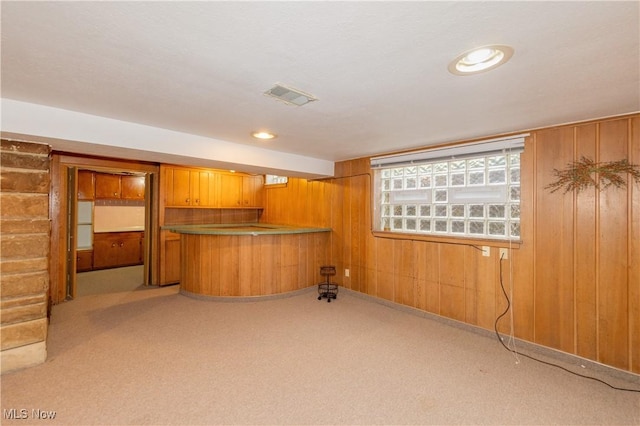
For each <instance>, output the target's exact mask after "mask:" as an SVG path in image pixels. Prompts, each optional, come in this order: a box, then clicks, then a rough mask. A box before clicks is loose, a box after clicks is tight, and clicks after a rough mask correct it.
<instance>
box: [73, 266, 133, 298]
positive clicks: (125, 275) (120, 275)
mask: <svg viewBox="0 0 640 426" xmlns="http://www.w3.org/2000/svg"><path fill="white" fill-rule="evenodd" d="M143 274H144V265H136V266H125V267H123V268H113V269H101V270H97V271H88V272H79V273H77V274H76V297H82V296H87V295H89V294H105V293H120V292H123V291H133V290H137V289H141V288H144V276H143Z"/></svg>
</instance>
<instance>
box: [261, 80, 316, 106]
mask: <svg viewBox="0 0 640 426" xmlns="http://www.w3.org/2000/svg"><path fill="white" fill-rule="evenodd" d="M264 94H265V95H268V96H271V97H273V98H276V99H278V100H279V101H282V102H284V103H286V104H288V105H296V106H302V105H304V104H308V103H309V102H313V101H317V100H318V99H316V98H314V97H313V96H311V95H309V94H308V93H304V92H301V91H299V90H296V89H292V88H290V87H285V86H281V85H279V84H276V85H275V86H273V87H272V88H271V89H269V90H267V91H266V92H264Z"/></svg>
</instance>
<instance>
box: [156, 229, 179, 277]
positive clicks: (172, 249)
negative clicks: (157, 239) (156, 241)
mask: <svg viewBox="0 0 640 426" xmlns="http://www.w3.org/2000/svg"><path fill="white" fill-rule="evenodd" d="M161 239H162V240H164V242H163V248H164V253H163V254H162V255H161V259H162V267H161V272H160V285H166V284H174V283H177V282H178V281H180V236H179V235H177V234H173V233H170V232H168V231H162V237H161Z"/></svg>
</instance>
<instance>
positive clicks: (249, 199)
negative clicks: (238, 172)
mask: <svg viewBox="0 0 640 426" xmlns="http://www.w3.org/2000/svg"><path fill="white" fill-rule="evenodd" d="M263 191H264V176H262V175H258V176H243V177H242V207H262V206H263V204H264V201H263V193H264V192H263Z"/></svg>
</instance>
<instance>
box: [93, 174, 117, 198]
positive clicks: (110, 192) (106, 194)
mask: <svg viewBox="0 0 640 426" xmlns="http://www.w3.org/2000/svg"><path fill="white" fill-rule="evenodd" d="M121 194H122V183H121V180H120V176H119V175H111V174H108V173H96V199H108V198H111V199H112V198H121Z"/></svg>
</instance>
